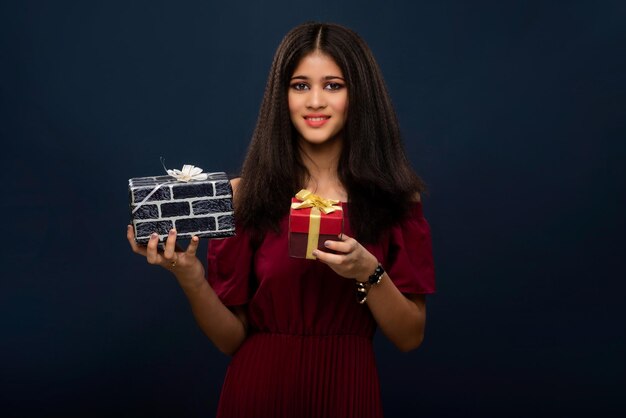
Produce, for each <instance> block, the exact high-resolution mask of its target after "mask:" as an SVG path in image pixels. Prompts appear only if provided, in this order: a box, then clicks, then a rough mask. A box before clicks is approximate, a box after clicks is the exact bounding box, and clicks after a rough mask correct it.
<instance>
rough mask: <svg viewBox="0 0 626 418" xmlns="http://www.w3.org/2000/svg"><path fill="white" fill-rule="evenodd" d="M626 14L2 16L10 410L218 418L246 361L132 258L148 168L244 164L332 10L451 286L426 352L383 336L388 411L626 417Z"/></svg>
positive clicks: (501, 8) (464, 5) (236, 6)
mask: <svg viewBox="0 0 626 418" xmlns="http://www.w3.org/2000/svg"><path fill="white" fill-rule="evenodd" d="M625 4H626V3H624V2H623V1H602V2H591V1H589V2H583V1H570V2H550V1H489V2H466V1H460V0H459V1H452V0H448V1H438V2H421V1H415V2H411V1H388V2H385V3H383V2H368V1H356V0H354V1H344V2H322V3H302V2H288V1H274V2H260V1H250V2H237V1H233V2H223V3H213V2H207V1H190V2H166V1H161V0H158V1H115V0H113V1H106V2H105V1H97V2H92V1H69V0H63V1H54V2H52V1H49V2H43V1H40V2H36V1H19V2H17V1H15V2H9V1H4V2H2V5H1V6H0V137H1V139H2V153H1V159H2V160H1V164H0V170H1V173H2V174H1V176H2V177H1V182H0V184H1V185H2V186H1V187H2V189H3V193H2V199H1V203H0V205H1V206H0V207H1V208H2V213H1V215H2V219H3V220H4V226H3V229H4V233H3V234H2V237H3V240H4V245H2V249H1V250H0V257H1V262H0V271H1V273H0V274H1V277H2V280H1V283H0V327H1V328H0V332H1V334H0V335H1V337H0V405H1V406H0V409H1V411H0V414H1V415H2V416H11V417H18V416H24V417H26V416H28V417H31V416H32V417H35V416H36V417H49V416H50V417H51V416H61V415H63V416H67V417H74V416H76V417H78V416H92V417H96V416H97V417H104V416H129V417H130V416H134V417H138V416H150V417H201V416H212V415H213V414H214V411H215V407H216V402H217V399H218V396H219V390H220V386H221V382H222V378H223V375H224V371H225V367H226V365H227V362H228V358H227V357H226V356H224V355H222V354H220V353H219V352H218V351H217V350H216V349H215V348H213V347H212V345H211V344H210V342H209V341H208V340H207V339H206V338H205V337H204V336H203V335H202V334H201V332H200V331H199V329H198V328H197V327H196V325H195V323H194V321H193V318H192V315H191V312H190V309H189V307H188V305H187V302H186V299H185V298H184V296H183V294H182V292H181V291H180V289H179V288H178V287H177V285H176V283H175V281H174V280H173V279H172V278H171V277H170V276H169V275H168V273H166V272H164V271H161V270H158V269H156V268H153V267H152V266H148V265H146V264H145V263H144V261H142V259H141V258H139V257H137V256H135V255H134V254H132V253H131V251H130V250H129V248H128V244H127V242H126V240H125V227H126V223H127V220H128V211H127V204H128V202H127V189H126V187H127V179H128V178H129V177H138V176H145V175H154V174H160V173H161V170H162V168H161V165H160V162H159V157H160V156H164V157H165V158H166V163H167V164H168V166H170V167H171V168H175V167H180V166H182V164H184V163H192V164H196V165H199V166H201V167H203V168H205V169H207V170H209V171H226V172H228V173H229V174H234V173H236V172H237V171H238V170H239V167H240V163H241V161H242V158H243V156H244V153H245V150H246V147H247V143H248V140H249V138H250V135H251V132H252V129H253V127H254V124H255V120H256V117H257V111H258V106H259V104H260V100H261V97H262V94H263V89H264V85H265V79H266V76H267V72H268V70H269V65H270V62H271V58H272V55H273V52H274V50H275V48H276V47H277V45H278V43H279V42H280V40H281V38H282V36H283V35H284V34H285V33H286V32H287V30H289V29H290V28H291V27H293V26H295V25H296V24H299V23H301V22H303V21H306V20H324V21H332V22H337V23H342V24H345V25H347V26H349V27H352V28H353V29H355V30H356V31H357V32H359V33H360V34H361V35H362V36H363V37H364V38H365V40H366V41H367V42H368V43H369V45H370V46H371V48H372V50H373V51H374V54H375V56H376V57H377V59H378V61H379V63H380V65H381V67H382V70H383V73H384V75H385V78H386V81H387V83H388V86H389V90H390V93H391V96H392V99H393V101H394V104H395V106H396V109H397V111H398V114H399V118H400V122H401V126H402V130H403V135H404V139H405V142H406V148H407V151H408V154H409V156H410V159H411V161H412V163H413V164H414V166H415V168H416V169H417V171H418V172H419V173H420V174H421V175H422V176H423V178H424V179H425V180H426V182H427V183H428V185H429V187H430V195H428V196H426V197H425V198H424V207H425V212H426V215H427V217H428V219H429V221H430V223H431V227H432V230H433V239H434V254H435V259H436V265H437V280H438V293H437V294H436V295H434V296H431V297H429V298H428V324H427V332H426V340H425V342H424V344H423V345H422V347H420V348H419V349H418V350H417V351H414V352H411V353H408V354H403V353H400V352H398V351H397V350H396V349H395V348H393V347H392V346H391V344H390V343H389V342H387V341H386V340H384V339H383V338H382V337H381V336H377V338H376V341H375V344H376V351H377V355H378V360H379V369H380V375H381V380H382V391H383V401H384V408H385V411H386V413H387V415H388V416H389V417H395V416H416V417H465V416H500V417H502V416H508V417H512V416H535V417H538V416H541V417H544V416H575V415H579V414H580V415H585V416H603V417H606V416H614V415H618V413H619V412H624V410H625V409H626V408H625V405H624V403H625V401H624V398H623V396H622V395H623V393H624V389H625V386H626V385H625V382H624V376H625V375H626V373H625V372H626V370H625V367H624V358H625V356H624V352H625V344H624V322H623V320H621V319H618V318H621V313H623V309H622V300H623V298H624V290H625V286H624V277H625V275H624V254H625V251H624V249H625V248H624V247H625V246H624V233H625V228H624V209H625V205H624V200H625V199H624V195H625V189H624V179H625V178H626V175H625V172H624V171H625V170H624V164H623V162H624V158H625V157H626V152H625V146H624V134H625V133H626V129H625V126H624V125H625V123H624V116H625V114H626V112H625V111H626V106H625V104H626V88H625V86H626V83H625V82H624V76H625V74H626V73H625V70H626V65H625V59H624V56H625V54H624V47H625V46H626V19H625V17H626V6H625ZM205 246H206V242H205V243H203V248H205ZM346 303H352V301H346ZM400 411H408V412H405V413H402V412H400Z"/></svg>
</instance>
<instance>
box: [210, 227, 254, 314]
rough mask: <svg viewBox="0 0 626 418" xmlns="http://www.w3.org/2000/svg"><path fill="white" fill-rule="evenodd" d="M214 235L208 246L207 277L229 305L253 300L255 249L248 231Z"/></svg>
mask: <svg viewBox="0 0 626 418" xmlns="http://www.w3.org/2000/svg"><path fill="white" fill-rule="evenodd" d="M235 233H236V235H235V236H233V237H229V238H223V239H211V240H210V241H209V244H208V250H207V280H208V281H209V284H210V285H211V287H212V288H213V290H215V293H216V294H217V296H218V297H219V298H220V300H221V301H222V303H223V304H224V305H226V306H236V305H244V304H246V303H248V301H249V300H250V274H251V272H252V264H253V256H254V252H253V250H252V246H251V243H250V236H249V234H248V233H246V232H245V231H243V230H242V229H240V228H237V229H236V231H235Z"/></svg>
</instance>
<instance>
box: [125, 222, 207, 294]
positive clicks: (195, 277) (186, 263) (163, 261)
mask: <svg viewBox="0 0 626 418" xmlns="http://www.w3.org/2000/svg"><path fill="white" fill-rule="evenodd" d="M126 238H127V239H128V242H129V243H130V247H131V248H132V250H133V251H134V252H135V253H137V254H140V255H142V256H144V257H146V261H147V262H148V263H149V264H155V265H158V266H161V267H163V268H164V269H166V270H169V271H171V272H172V273H174V275H175V276H176V279H177V280H178V282H179V283H180V284H181V286H188V285H192V286H193V285H194V284H200V281H204V267H203V266H202V263H201V262H200V260H198V257H196V250H197V249H198V244H199V242H200V239H199V238H198V237H196V236H194V237H192V238H191V242H190V243H189V246H188V247H187V249H186V250H182V249H181V248H180V247H178V246H177V245H176V230H175V229H172V230H170V232H169V234H168V236H167V240H166V241H165V248H164V249H163V250H162V251H161V250H158V243H159V239H158V235H157V234H152V235H151V236H150V240H149V241H148V245H147V246H145V247H144V246H140V245H137V243H136V242H135V232H134V231H133V227H132V225H128V227H127V229H126Z"/></svg>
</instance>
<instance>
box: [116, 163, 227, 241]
mask: <svg viewBox="0 0 626 418" xmlns="http://www.w3.org/2000/svg"><path fill="white" fill-rule="evenodd" d="M187 167H191V169H194V167H193V166H185V167H184V168H183V171H184V170H185V169H186V168H187ZM196 170H199V171H200V172H201V171H202V170H200V169H197V168H196ZM170 171H171V170H168V172H170ZM174 171H176V172H177V173H181V172H180V171H179V170H174ZM201 176H202V177H201V178H205V179H203V180H194V179H192V178H191V179H190V178H187V179H184V180H178V179H177V178H175V177H172V175H169V176H155V177H138V178H131V179H129V180H128V192H129V197H130V212H131V222H132V225H133V227H134V229H135V241H137V243H139V244H146V243H147V242H148V240H149V239H150V235H151V234H152V233H154V232H156V233H157V234H159V242H160V243H163V242H164V241H165V239H167V235H168V233H169V231H170V229H172V228H176V232H177V238H183V239H184V238H191V237H192V236H194V235H196V236H198V237H205V238H225V237H230V236H233V235H235V218H234V211H233V203H232V196H233V192H232V188H231V186H230V181H229V180H228V177H227V176H226V173H223V172H217V173H206V174H202V175H201ZM196 177H197V176H196Z"/></svg>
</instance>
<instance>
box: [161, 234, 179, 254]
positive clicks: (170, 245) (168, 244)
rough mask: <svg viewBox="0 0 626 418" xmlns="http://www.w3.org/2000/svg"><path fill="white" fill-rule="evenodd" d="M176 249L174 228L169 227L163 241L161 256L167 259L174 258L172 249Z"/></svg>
mask: <svg viewBox="0 0 626 418" xmlns="http://www.w3.org/2000/svg"><path fill="white" fill-rule="evenodd" d="M175 250H176V230H175V229H170V232H169V234H168V235H167V241H165V249H164V251H163V258H165V259H166V260H168V261H171V260H173V259H174V256H175V254H174V251H175Z"/></svg>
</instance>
